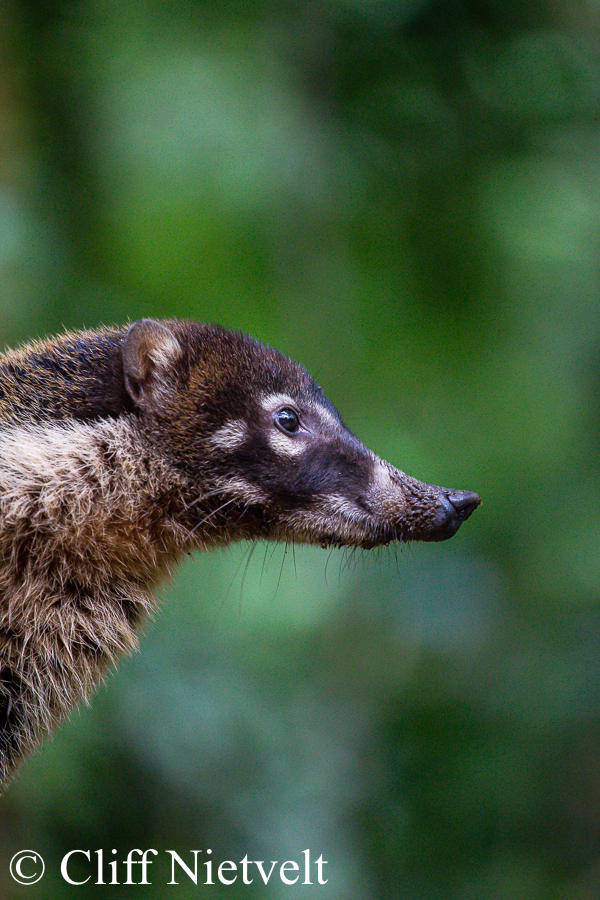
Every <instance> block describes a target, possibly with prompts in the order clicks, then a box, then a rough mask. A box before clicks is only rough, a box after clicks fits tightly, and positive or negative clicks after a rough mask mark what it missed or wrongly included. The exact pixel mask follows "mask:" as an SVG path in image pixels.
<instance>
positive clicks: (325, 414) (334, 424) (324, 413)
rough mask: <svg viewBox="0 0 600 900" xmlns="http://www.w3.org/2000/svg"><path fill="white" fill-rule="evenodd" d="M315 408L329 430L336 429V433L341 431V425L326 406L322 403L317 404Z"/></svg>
mask: <svg viewBox="0 0 600 900" xmlns="http://www.w3.org/2000/svg"><path fill="white" fill-rule="evenodd" d="M314 408H315V410H316V411H317V413H318V415H319V416H320V417H321V421H322V422H323V423H324V424H325V425H327V426H328V427H329V428H332V429H334V430H335V431H339V428H340V423H339V421H338V420H337V419H336V417H335V416H334V415H333V413H331V412H329V410H328V409H325V407H324V406H321V404H320V403H319V404H317V405H316V406H315V407H314Z"/></svg>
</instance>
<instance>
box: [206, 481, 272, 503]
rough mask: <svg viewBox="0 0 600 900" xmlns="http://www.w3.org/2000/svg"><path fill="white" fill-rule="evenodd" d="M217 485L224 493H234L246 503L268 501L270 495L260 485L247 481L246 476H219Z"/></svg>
mask: <svg viewBox="0 0 600 900" xmlns="http://www.w3.org/2000/svg"><path fill="white" fill-rule="evenodd" d="M217 486H218V487H220V488H221V489H222V490H223V492H224V493H227V494H234V495H235V496H236V497H239V498H240V500H243V501H244V503H267V501H268V497H267V495H266V494H265V492H264V491H261V489H260V488H259V487H256V485H254V484H251V483H250V482H249V481H246V479H245V478H219V479H218V481H217Z"/></svg>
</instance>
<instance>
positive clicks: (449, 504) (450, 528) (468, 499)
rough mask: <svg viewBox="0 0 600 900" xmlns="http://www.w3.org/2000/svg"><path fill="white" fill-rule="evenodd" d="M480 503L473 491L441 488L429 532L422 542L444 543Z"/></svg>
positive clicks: (478, 497)
mask: <svg viewBox="0 0 600 900" xmlns="http://www.w3.org/2000/svg"><path fill="white" fill-rule="evenodd" d="M480 503H481V497H480V496H479V494H475V493H473V491H449V490H446V489H443V488H442V489H441V491H440V494H439V495H438V504H439V506H438V509H437V513H436V515H435V518H434V519H433V522H432V526H431V531H430V532H429V533H428V534H427V536H425V537H424V538H423V540H426V541H445V540H446V539H447V538H450V537H452V535H454V534H456V532H457V531H458V529H459V528H460V526H461V525H462V523H463V522H464V521H465V519H468V518H469V516H470V515H471V513H472V512H473V510H474V509H477V507H478V506H479V504H480Z"/></svg>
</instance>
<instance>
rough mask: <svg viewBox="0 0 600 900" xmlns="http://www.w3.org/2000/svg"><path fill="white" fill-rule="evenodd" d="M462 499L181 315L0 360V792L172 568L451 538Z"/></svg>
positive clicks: (257, 359)
mask: <svg viewBox="0 0 600 900" xmlns="http://www.w3.org/2000/svg"><path fill="white" fill-rule="evenodd" d="M479 503H480V500H479V497H478V496H477V494H473V493H470V492H466V491H451V490H447V489H445V488H440V487H436V486H433V485H429V484H425V483H423V482H420V481H417V480H415V479H413V478H410V477H409V476H407V475H405V474H404V473H403V472H401V471H399V470H397V469H395V468H394V467H393V466H391V465H389V464H388V463H386V462H384V461H382V460H380V459H378V458H377V457H376V456H375V454H374V453H372V452H371V451H370V450H368V449H367V448H366V447H365V446H364V445H363V444H362V443H361V442H360V441H359V440H358V439H357V438H356V437H354V435H352V434H351V433H350V432H349V431H348V430H347V429H346V428H345V426H344V425H343V423H342V421H341V419H340V417H339V415H338V413H337V411H336V410H335V408H334V407H333V406H332V404H331V403H330V402H329V401H328V400H327V399H326V398H325V395H324V394H323V391H322V390H321V388H320V387H318V385H317V384H316V383H315V382H314V380H313V379H312V378H311V377H310V375H309V374H308V373H307V372H306V370H305V369H303V368H302V367H301V366H300V365H298V364H297V363H295V362H293V361H292V360H290V359H288V358H286V357H285V356H283V355H281V354H280V353H278V352H276V351H275V350H271V349H269V348H267V347H264V346H263V345H261V344H260V343H258V342H257V341H255V340H253V339H252V338H250V337H248V336H245V335H242V334H237V333H232V332H230V331H227V330H225V329H223V328H220V327H217V326H212V325H203V324H198V323H196V322H190V321H177V320H172V321H165V322H157V321H154V320H142V321H140V322H136V323H135V324H133V325H132V326H131V327H129V328H126V327H124V328H102V329H100V330H97V331H82V332H78V333H67V334H64V335H62V336H60V337H58V338H55V339H52V340H47V341H41V342H38V343H32V344H29V345H27V346H25V347H23V348H22V349H20V350H16V351H11V352H8V353H7V354H6V355H4V356H3V357H0V785H4V784H5V783H6V781H7V779H8V778H9V777H10V776H11V774H12V773H13V771H14V769H15V767H16V765H17V764H18V762H19V761H20V760H21V759H22V758H23V756H24V755H26V754H27V753H28V752H29V751H31V750H32V749H33V748H34V747H35V746H36V745H37V744H39V743H40V741H41V740H42V738H43V737H44V735H46V734H48V733H49V732H50V731H51V730H52V729H53V728H55V727H56V726H57V725H58V723H59V722H61V720H63V719H64V718H65V717H66V716H67V715H68V713H69V712H70V711H71V710H72V709H73V707H74V706H75V705H76V704H77V703H79V702H80V701H81V700H84V699H86V698H87V697H89V695H90V693H91V692H92V691H93V690H94V688H95V687H96V685H97V684H98V683H99V681H101V680H102V678H103V676H104V675H105V673H106V672H107V670H108V669H109V668H110V667H111V665H112V664H113V663H114V661H115V660H116V658H117V657H118V656H119V655H120V654H122V653H124V652H127V651H130V650H132V648H134V647H135V646H136V641H137V637H136V636H137V633H138V631H139V627H140V623H141V622H142V620H143V619H144V618H145V617H146V615H147V614H148V612H149V611H151V610H152V608H153V603H154V601H153V587H154V586H155V585H156V583H157V582H158V581H160V579H161V578H162V577H163V576H164V575H165V574H167V573H168V572H169V571H170V568H171V566H172V565H173V563H174V562H175V561H176V559H177V558H178V557H179V556H180V555H181V554H182V553H184V552H187V551H189V550H191V549H193V548H201V549H208V548H211V547H217V546H219V545H224V544H228V543H230V542H231V541H237V540H240V539H256V538H266V539H272V540H289V541H304V542H309V543H317V544H321V545H323V546H330V545H339V546H342V545H352V546H359V547H365V548H371V547H376V546H378V545H382V544H387V543H389V542H390V541H407V540H442V539H444V538H447V537H450V536H452V535H453V534H454V533H455V532H456V530H457V529H458V527H459V525H460V524H461V522H462V521H464V519H466V518H467V516H468V515H470V513H471V512H472V511H473V510H474V509H475V507H476V506H477V505H478V504H479Z"/></svg>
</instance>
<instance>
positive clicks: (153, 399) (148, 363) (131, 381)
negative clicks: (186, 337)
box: [123, 319, 183, 409]
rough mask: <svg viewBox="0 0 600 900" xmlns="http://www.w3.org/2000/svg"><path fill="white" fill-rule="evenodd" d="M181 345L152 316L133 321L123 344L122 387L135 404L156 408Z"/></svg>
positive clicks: (179, 353) (164, 326)
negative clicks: (123, 386) (123, 384)
mask: <svg viewBox="0 0 600 900" xmlns="http://www.w3.org/2000/svg"><path fill="white" fill-rule="evenodd" d="M182 352H183V351H182V348H181V344H180V343H179V341H178V340H177V338H176V337H175V335H174V334H173V332H172V331H170V330H169V329H168V328H167V327H166V325H163V324H162V323H161V322H156V321H155V320H154V319H141V320H140V321H139V322H134V323H133V325H132V326H131V328H130V329H129V331H128V332H127V334H126V335H125V342H124V344H123V373H124V377H125V387H126V388H127V392H128V393H129V396H130V397H131V399H132V400H133V402H134V403H135V405H136V406H139V407H140V408H142V409H156V408H158V407H159V406H161V405H162V404H161V402H160V401H161V395H162V396H164V393H165V387H167V383H168V381H169V372H170V371H171V370H172V368H173V366H174V364H175V363H176V362H177V360H178V359H179V358H180V356H181V354H182Z"/></svg>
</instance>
